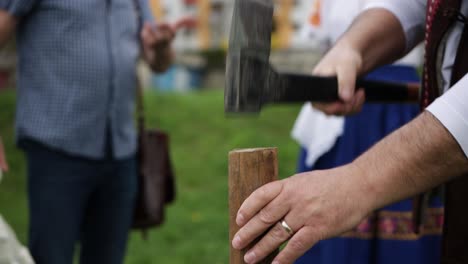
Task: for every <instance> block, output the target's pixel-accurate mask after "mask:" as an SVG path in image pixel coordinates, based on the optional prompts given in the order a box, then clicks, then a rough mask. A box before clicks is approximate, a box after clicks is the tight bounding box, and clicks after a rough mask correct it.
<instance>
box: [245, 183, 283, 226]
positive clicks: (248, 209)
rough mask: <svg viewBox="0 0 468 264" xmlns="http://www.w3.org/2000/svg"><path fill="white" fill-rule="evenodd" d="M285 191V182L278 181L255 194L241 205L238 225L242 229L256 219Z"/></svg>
mask: <svg viewBox="0 0 468 264" xmlns="http://www.w3.org/2000/svg"><path fill="white" fill-rule="evenodd" d="M282 189H283V182H281V181H276V182H272V183H269V184H266V185H264V186H262V187H260V188H258V189H257V190H256V191H255V192H253V193H252V194H251V195H250V196H249V197H248V198H247V199H246V200H245V201H244V203H243V204H242V205H241V207H240V208H239V211H238V212H237V217H236V223H237V225H238V226H240V227H242V226H243V225H245V224H246V223H247V222H248V221H249V220H250V219H251V218H252V217H254V216H255V215H256V214H257V213H258V212H259V211H260V210H261V209H262V208H263V207H265V206H266V205H267V204H269V203H270V202H271V201H273V200H274V199H275V198H276V197H277V196H278V195H279V194H280V193H281V190H282Z"/></svg>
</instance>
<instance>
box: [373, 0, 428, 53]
mask: <svg viewBox="0 0 468 264" xmlns="http://www.w3.org/2000/svg"><path fill="white" fill-rule="evenodd" d="M426 4H427V1H426V0H371V1H369V3H368V4H367V5H366V7H365V8H364V9H365V10H367V9H372V8H383V9H386V10H388V11H390V12H391V13H393V15H395V16H396V17H397V19H398V20H399V21H400V23H401V26H402V27H403V31H404V32H405V35H406V49H407V51H410V50H411V49H413V48H414V47H416V45H418V44H419V43H420V42H421V41H422V40H423V38H424V26H425V21H426Z"/></svg>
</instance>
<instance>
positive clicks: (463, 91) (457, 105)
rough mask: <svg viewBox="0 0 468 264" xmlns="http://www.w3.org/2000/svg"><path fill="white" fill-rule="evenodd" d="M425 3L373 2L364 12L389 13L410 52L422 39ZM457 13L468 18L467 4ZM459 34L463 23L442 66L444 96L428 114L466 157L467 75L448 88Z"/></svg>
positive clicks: (423, 0) (415, 0) (416, 0)
mask: <svg viewBox="0 0 468 264" xmlns="http://www.w3.org/2000/svg"><path fill="white" fill-rule="evenodd" d="M426 4H427V1H426V0H373V1H372V2H371V3H369V5H368V6H367V7H366V9H370V8H384V9H386V10H388V11H390V12H392V13H393V14H394V15H395V16H396V17H397V18H398V20H399V21H400V23H401V25H402V27H403V29H404V31H405V35H406V42H407V49H408V50H411V49H412V48H414V47H415V45H417V44H418V43H420V42H421V41H422V40H423V37H424V33H425V26H426V24H425V20H426ZM460 12H461V13H463V14H464V15H465V16H466V15H468V1H462V6H461V10H460ZM462 32H463V24H462V23H459V22H458V23H456V24H455V25H454V26H453V28H452V29H451V33H450V36H449V37H448V40H447V45H446V49H445V54H444V59H443V64H442V78H443V83H444V87H443V89H444V91H445V94H444V95H442V96H441V97H439V98H438V99H437V100H436V101H435V102H434V103H433V104H431V105H430V106H429V107H428V108H427V111H429V112H431V113H432V114H433V115H434V116H435V117H436V118H437V119H439V121H440V122H441V123H442V124H443V125H444V126H445V127H446V128H447V130H448V131H450V133H451V134H452V136H453V137H454V138H455V140H456V141H457V142H458V144H459V145H460V147H461V148H462V149H463V151H464V152H465V155H466V156H467V157H468V75H465V77H463V78H462V79H461V80H460V81H459V82H458V83H457V84H455V85H454V86H453V87H451V89H450V80H451V77H452V68H453V64H454V61H455V57H456V53H457V49H458V44H459V43H460V37H461V34H462ZM449 89H450V90H449Z"/></svg>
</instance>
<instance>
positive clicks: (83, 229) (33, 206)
mask: <svg viewBox="0 0 468 264" xmlns="http://www.w3.org/2000/svg"><path fill="white" fill-rule="evenodd" d="M25 149H26V154H27V160H28V165H29V166H28V177H29V184H28V192H29V207H30V231H29V247H30V250H31V253H32V255H33V258H34V260H35V261H36V262H37V264H71V263H73V256H74V249H75V248H76V245H77V242H80V249H81V251H80V263H82V264H95V263H96V264H98V263H99V264H119V263H123V259H124V256H125V251H126V244H127V238H128V233H129V229H130V226H131V219H132V214H133V205H134V200H135V195H136V190H137V186H136V185H137V181H136V175H135V173H136V162H135V158H134V157H132V158H129V159H126V160H114V159H112V158H108V159H105V160H102V161H93V160H87V159H83V158H76V157H71V156H68V155H65V154H63V153H61V152H57V151H54V150H51V149H49V148H47V147H45V146H42V145H39V144H35V143H29V144H27V147H26V148H25Z"/></svg>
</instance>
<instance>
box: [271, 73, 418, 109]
mask: <svg viewBox="0 0 468 264" xmlns="http://www.w3.org/2000/svg"><path fill="white" fill-rule="evenodd" d="M280 75H281V79H282V80H283V81H284V82H283V83H284V84H285V86H284V87H285V88H284V89H282V95H281V96H280V97H281V98H276V99H275V101H277V102H291V103H293V102H304V101H312V102H335V101H338V100H340V98H339V96H338V80H337V78H336V77H319V76H311V75H300V74H290V73H286V74H284V73H283V74H280ZM356 87H357V88H358V89H360V88H362V89H364V91H365V92H366V101H367V102H383V103H405V102H406V103H416V102H418V100H419V89H420V86H419V84H416V83H406V84H405V83H392V82H382V81H368V80H363V79H360V80H358V81H357V83H356Z"/></svg>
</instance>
